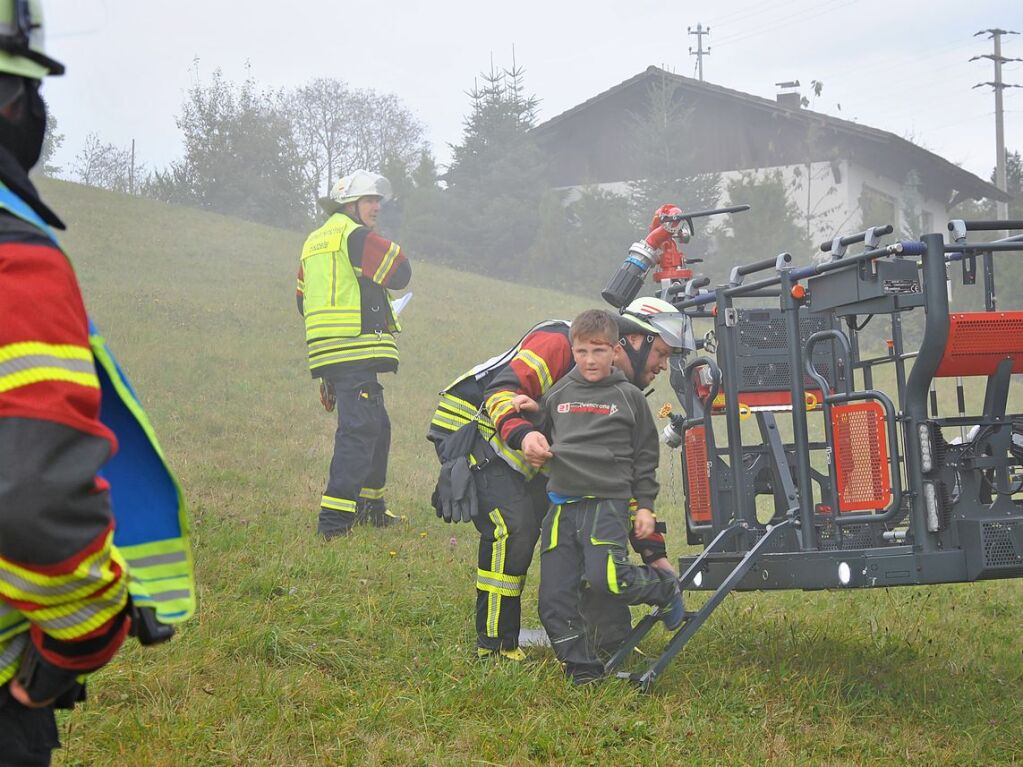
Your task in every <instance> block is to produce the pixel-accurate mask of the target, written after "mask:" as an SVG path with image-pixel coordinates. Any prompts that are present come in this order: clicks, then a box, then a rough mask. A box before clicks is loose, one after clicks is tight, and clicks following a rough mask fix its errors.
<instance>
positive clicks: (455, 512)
mask: <svg viewBox="0 0 1023 767" xmlns="http://www.w3.org/2000/svg"><path fill="white" fill-rule="evenodd" d="M451 506H452V511H451V521H452V522H458V521H462V522H471V521H472V520H473V519H474V518H475V517H476V515H477V514H479V501H478V499H477V497H476V480H475V478H474V477H473V471H472V467H470V466H469V460H468V459H467V458H459V459H457V460H456V461H455V465H454V466H453V467H451Z"/></svg>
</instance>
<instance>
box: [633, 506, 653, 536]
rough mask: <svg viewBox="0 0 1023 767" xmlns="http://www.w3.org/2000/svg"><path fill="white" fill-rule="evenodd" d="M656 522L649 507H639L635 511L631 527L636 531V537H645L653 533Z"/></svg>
mask: <svg viewBox="0 0 1023 767" xmlns="http://www.w3.org/2000/svg"><path fill="white" fill-rule="evenodd" d="M656 524H657V520H656V519H655V518H654V513H653V512H652V511H650V509H639V510H637V511H636V516H635V518H634V520H633V523H632V529H633V531H634V532H635V533H636V537H637V538H646V537H647V536H648V535H652V534H653V532H654V526H655V525H656Z"/></svg>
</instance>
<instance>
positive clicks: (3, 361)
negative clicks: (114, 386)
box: [0, 341, 99, 392]
mask: <svg viewBox="0 0 1023 767" xmlns="http://www.w3.org/2000/svg"><path fill="white" fill-rule="evenodd" d="M42 381H66V382H68V383H73V384H78V385H80V386H88V387H89V388H91V389H98V388H99V378H98V377H97V376H96V367H95V365H94V364H93V361H92V351H91V350H90V349H89V348H88V347H86V346H74V345H71V344H46V343H41V342H36V341H23V342H20V343H16V344H9V345H7V346H3V347H0V392H5V391H10V390H11V389H17V388H20V387H22V386H28V385H29V384H34V383H40V382H42Z"/></svg>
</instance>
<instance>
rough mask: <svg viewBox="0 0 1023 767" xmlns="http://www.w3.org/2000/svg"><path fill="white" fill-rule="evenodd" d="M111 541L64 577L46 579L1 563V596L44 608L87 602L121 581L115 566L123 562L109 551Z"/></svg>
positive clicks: (3, 561)
mask: <svg viewBox="0 0 1023 767" xmlns="http://www.w3.org/2000/svg"><path fill="white" fill-rule="evenodd" d="M112 539H113V533H110V534H108V535H107V537H106V540H105V541H104V545H103V547H102V548H100V549H99V550H98V551H96V552H95V553H93V554H92V555H90V556H88V557H86V558H85V559H83V560H82V561H81V562H79V563H78V564H77V566H76V567H75V569H74V570H72V571H71V572H68V573H63V574H61V575H55V576H50V575H43V574H41V573H38V572H34V571H32V570H28V569H26V568H23V567H19V566H18V565H15V564H13V563H12V562H10V561H8V560H6V559H0V593H2V594H3V596H4V598H5V599H7V600H14V601H18V602H29V603H32V604H34V605H39V606H40V607H42V608H46V607H47V606H61V605H67V604H68V602H71V601H74V600H82V599H88V597H89V595H90V594H94V593H96V592H97V591H100V590H101V589H103V588H106V587H107V586H108V584H111V583H113V582H114V581H115V580H117V579H118V576H116V575H114V573H113V569H112V565H113V564H114V563H115V562H117V563H118V564H120V563H121V560H120V557H119V556H116V555H115V554H114V552H113V550H112V549H111V547H110V542H111V540H112ZM122 569H123V568H122Z"/></svg>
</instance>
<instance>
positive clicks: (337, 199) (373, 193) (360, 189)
mask: <svg viewBox="0 0 1023 767" xmlns="http://www.w3.org/2000/svg"><path fill="white" fill-rule="evenodd" d="M361 197H380V198H382V199H383V201H384V202H387V201H388V200H389V199H391V182H390V181H388V180H387V179H386V178H384V177H383V176H381V175H380V174H379V173H370V172H369V171H368V170H361V169H360V170H356V171H352V172H351V173H349V174H348V175H347V176H342V177H341V178H339V179H338V180H337V182H336V183H335V184H334V186H333V187H332V188H331V190H330V195H329V196H327V197H321V198H320V201H319V202H320V207H321V208H323V209H324V210H325V211H327V212H328V213H336V212H338V211H339V210H341V206H342V205H344V204H345V203H346V202H354V201H355V200H358V199H359V198H361Z"/></svg>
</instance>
